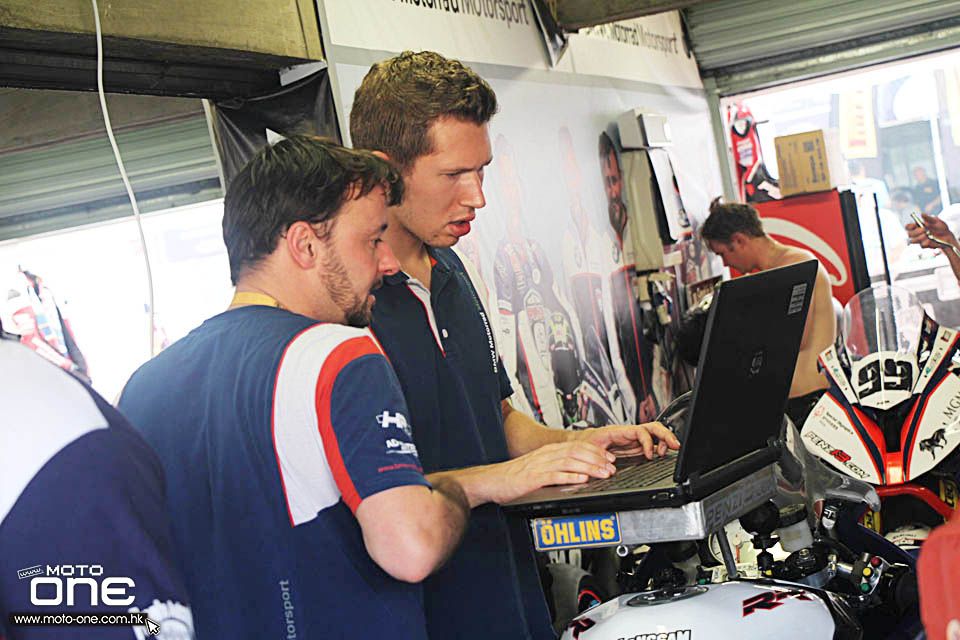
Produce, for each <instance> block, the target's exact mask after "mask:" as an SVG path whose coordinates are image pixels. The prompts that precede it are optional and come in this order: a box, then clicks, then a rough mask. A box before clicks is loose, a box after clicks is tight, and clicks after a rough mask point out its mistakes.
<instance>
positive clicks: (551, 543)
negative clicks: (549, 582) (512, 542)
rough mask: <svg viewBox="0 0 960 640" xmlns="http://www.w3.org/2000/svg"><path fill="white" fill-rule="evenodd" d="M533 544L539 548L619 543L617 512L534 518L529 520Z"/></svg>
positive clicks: (549, 548) (573, 547)
mask: <svg viewBox="0 0 960 640" xmlns="http://www.w3.org/2000/svg"><path fill="white" fill-rule="evenodd" d="M530 526H531V528H532V530H533V544H534V547H535V548H536V549H537V550H538V551H551V550H554V549H575V548H577V547H596V546H607V545H611V544H617V543H619V542H620V519H619V518H618V516H617V514H615V513H611V514H603V515H590V516H561V517H558V518H536V519H534V520H532V521H531V523H530Z"/></svg>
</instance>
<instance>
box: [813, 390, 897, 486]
mask: <svg viewBox="0 0 960 640" xmlns="http://www.w3.org/2000/svg"><path fill="white" fill-rule="evenodd" d="M865 422H866V423H867V424H864V423H865ZM867 425H871V426H873V428H874V429H876V428H877V427H876V425H875V424H873V422H872V421H871V420H870V419H869V418H868V417H866V416H865V415H863V413H862V412H860V411H858V410H857V409H856V408H855V407H853V406H852V405H851V404H850V403H849V402H848V401H847V400H846V398H844V397H843V393H842V392H840V391H839V390H838V389H837V387H836V386H832V387H831V388H830V389H829V390H828V391H827V393H825V394H823V397H821V398H820V401H819V402H817V404H816V406H814V408H813V410H812V411H811V412H810V416H809V417H808V418H807V420H806V422H804V424H803V432H802V439H803V441H804V446H806V448H807V449H808V450H809V451H811V452H812V453H813V454H814V455H816V456H817V457H818V458H821V459H822V460H825V461H826V462H827V463H828V464H829V465H830V466H832V467H834V468H836V469H838V470H839V471H841V472H843V473H844V474H846V475H849V476H852V477H854V478H859V479H860V480H863V481H865V482H869V483H871V484H884V479H885V470H886V465H885V464H884V459H883V454H882V453H881V451H880V450H879V449H878V448H877V446H876V444H875V441H874V440H873V438H872V437H871V436H870V434H869V433H868V432H867ZM880 442H883V437H882V436H881V437H880Z"/></svg>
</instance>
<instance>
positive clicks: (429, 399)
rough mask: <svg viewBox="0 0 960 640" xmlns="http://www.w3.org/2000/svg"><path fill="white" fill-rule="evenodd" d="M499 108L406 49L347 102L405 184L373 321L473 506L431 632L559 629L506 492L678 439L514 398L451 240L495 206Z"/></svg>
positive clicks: (445, 68) (432, 584) (433, 59)
mask: <svg viewBox="0 0 960 640" xmlns="http://www.w3.org/2000/svg"><path fill="white" fill-rule="evenodd" d="M496 110H497V99H496V96H495V94H494V92H493V90H492V89H491V88H490V86H489V85H488V84H487V83H486V81H484V80H483V79H482V78H480V77H479V76H478V75H477V74H476V73H474V72H472V71H471V70H470V69H468V68H466V67H465V66H463V65H462V64H461V63H459V62H457V61H454V60H448V59H446V58H444V57H443V56H441V55H439V54H436V53H432V52H421V53H412V52H405V53H402V54H400V55H399V56H396V57H394V58H392V59H390V60H387V61H385V62H381V63H378V64H375V65H374V66H373V67H372V68H371V69H370V71H369V72H368V73H367V75H366V77H365V78H364V80H363V82H362V83H361V85H360V87H359V88H358V89H357V92H356V94H355V96H354V103H353V108H352V111H351V113H350V135H351V137H352V139H353V144H354V146H355V147H357V148H364V149H371V150H373V151H374V152H375V153H378V154H381V155H383V156H385V157H388V158H389V159H390V160H391V161H392V162H394V163H395V164H396V165H397V167H398V168H399V169H400V171H401V173H402V175H403V179H404V184H405V189H406V191H405V199H404V201H403V203H402V204H401V205H399V206H394V207H391V208H390V209H389V210H388V217H389V226H388V228H387V231H386V233H385V234H384V238H385V239H386V241H387V243H389V245H390V247H391V248H392V249H393V252H394V254H395V255H396V256H397V259H398V260H399V262H400V268H401V271H400V272H399V273H397V274H394V275H391V276H387V277H386V278H384V284H383V287H382V288H380V289H379V290H377V291H376V292H375V295H376V299H377V304H376V306H375V307H374V317H373V323H372V325H371V327H372V329H373V332H374V334H375V335H376V337H377V338H378V340H379V341H380V343H381V344H382V345H383V347H384V350H385V351H386V353H387V355H388V356H389V358H390V360H391V362H392V363H393V365H394V368H395V369H396V372H397V377H398V378H399V379H400V385H401V388H402V389H403V393H404V395H405V396H406V400H407V403H408V407H409V410H410V418H411V420H410V422H411V425H412V428H413V438H414V442H415V444H416V446H417V450H418V451H419V453H420V460H421V462H422V464H423V468H424V472H425V473H438V472H442V473H440V475H441V476H443V475H449V476H452V477H453V478H455V479H456V480H457V481H458V482H459V483H460V485H461V486H462V487H463V489H464V491H465V493H466V495H467V499H468V501H469V504H470V507H471V508H472V513H471V518H470V523H469V525H468V529H467V532H466V534H465V535H464V539H463V543H462V545H461V547H460V548H459V549H458V550H457V551H456V552H455V553H454V555H453V556H452V557H451V559H450V561H449V563H448V564H447V565H446V566H445V567H444V568H443V569H441V570H440V571H439V572H437V573H436V574H435V575H434V576H432V577H431V578H429V579H427V580H426V581H424V606H425V611H426V617H427V630H428V633H429V634H430V637H431V638H435V639H443V638H484V639H486V638H491V637H497V638H511V639H523V638H537V639H541V638H553V637H554V634H553V630H552V628H551V623H550V619H549V615H548V613H547V607H546V603H545V602H544V599H543V595H542V592H541V589H540V585H539V581H538V576H537V572H536V566H535V562H534V556H533V552H532V549H531V548H530V547H529V542H528V538H527V535H526V533H525V532H524V531H523V525H522V523H520V522H514V521H513V520H511V521H509V523H508V521H507V520H506V519H505V518H504V516H503V514H502V513H501V511H500V509H499V508H498V506H497V504H498V503H503V502H506V501H509V500H511V499H513V498H515V497H518V496H521V495H523V494H525V493H528V492H529V491H532V490H534V489H537V488H539V487H541V486H545V485H550V484H570V483H578V482H584V481H586V480H587V478H590V477H599V478H603V477H608V476H609V475H610V474H612V473H613V472H614V471H615V469H614V466H613V465H612V462H613V460H614V459H615V455H614V454H615V453H624V452H630V451H632V452H640V451H642V452H644V453H645V454H646V455H647V456H648V457H653V455H654V454H655V453H658V454H661V455H662V454H664V453H665V452H666V450H667V447H670V448H678V447H679V442H678V441H677V439H676V438H675V437H674V436H673V434H672V433H671V432H670V431H668V430H667V429H666V428H665V427H663V426H662V425H660V424H657V423H650V424H646V425H630V426H624V425H618V426H608V427H604V428H598V429H591V430H585V431H566V430H554V429H549V428H547V427H545V426H543V425H540V424H538V423H536V422H534V420H533V419H531V418H530V417H528V416H526V415H524V414H522V413H520V412H519V411H516V410H514V409H513V408H512V407H511V406H510V403H509V401H508V400H507V399H508V398H509V397H510V396H511V395H512V393H513V390H512V388H511V387H510V383H509V380H508V378H507V375H506V372H505V371H504V368H503V363H502V361H501V359H500V356H499V354H498V352H497V348H496V344H495V340H494V331H493V328H492V327H491V323H490V319H489V316H488V315H487V312H486V311H485V309H484V305H483V303H482V301H481V299H480V297H479V296H478V295H477V290H476V288H475V286H474V285H473V284H472V283H471V280H470V277H469V275H468V271H469V270H470V268H469V266H465V265H464V263H463V262H462V261H461V259H460V258H459V257H458V256H457V254H456V253H454V251H453V250H452V249H451V247H452V246H453V245H454V244H456V243H457V240H459V238H461V237H462V236H464V235H466V234H467V233H469V232H470V223H471V222H472V221H473V219H474V218H475V217H476V210H477V209H480V208H481V207H483V206H484V204H485V200H484V195H483V189H482V184H483V174H484V169H485V167H486V166H487V165H488V164H490V162H491V161H492V159H493V158H492V153H491V145H490V137H489V133H488V122H489V120H490V118H491V117H492V116H493V114H494V113H495V112H496ZM474 271H475V270H474ZM653 437H656V438H657V439H658V440H659V442H657V443H655V442H654V440H653ZM467 588H469V594H470V595H469V597H468V595H467V592H466V591H465V589H467Z"/></svg>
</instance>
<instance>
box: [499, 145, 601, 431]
mask: <svg viewBox="0 0 960 640" xmlns="http://www.w3.org/2000/svg"><path fill="white" fill-rule="evenodd" d="M494 152H495V157H496V163H495V167H496V173H497V178H498V183H497V184H498V185H499V191H500V200H501V204H502V209H503V211H502V212H503V214H504V218H505V222H506V235H505V236H504V237H503V238H502V239H501V240H500V242H499V244H498V245H497V252H496V259H495V262H494V279H495V283H496V290H497V307H498V309H499V311H500V313H499V316H500V317H499V318H498V322H499V326H500V345H501V354H502V356H503V359H504V365H505V366H506V367H507V371H508V372H509V373H511V374H512V376H513V377H514V379H515V380H516V381H517V382H518V383H519V385H520V388H521V389H522V390H523V396H524V399H525V400H526V401H527V404H528V406H529V407H530V410H531V414H532V415H533V417H534V418H535V419H536V420H538V421H540V422H543V423H544V424H546V425H548V426H551V427H567V426H570V425H572V424H574V423H576V422H578V421H580V420H581V419H582V418H584V417H585V416H583V415H582V408H581V404H582V402H581V395H582V394H581V389H580V385H581V380H582V371H581V367H580V354H579V352H578V349H577V342H578V340H577V337H576V334H577V329H576V328H575V324H574V320H573V313H572V310H571V309H570V307H569V304H568V303H567V302H566V301H565V300H563V299H562V296H561V295H559V293H558V291H557V289H556V283H555V281H554V276H553V269H552V267H551V266H550V262H549V260H548V259H547V256H546V253H545V252H544V250H543V247H542V246H541V245H540V243H539V242H538V241H536V240H535V239H533V238H531V237H530V236H529V235H528V234H527V233H526V231H525V228H524V224H523V219H524V217H523V215H524V214H523V210H522V209H523V205H522V198H521V194H520V180H519V175H518V174H517V170H516V156H515V154H514V151H513V147H512V145H511V144H510V142H509V141H508V140H507V138H506V137H505V136H504V135H502V134H501V135H498V136H497V138H496V142H495V145H494Z"/></svg>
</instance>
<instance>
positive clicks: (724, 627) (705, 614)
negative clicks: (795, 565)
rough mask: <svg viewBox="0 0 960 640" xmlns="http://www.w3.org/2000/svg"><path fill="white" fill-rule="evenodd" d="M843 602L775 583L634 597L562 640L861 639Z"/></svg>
mask: <svg viewBox="0 0 960 640" xmlns="http://www.w3.org/2000/svg"><path fill="white" fill-rule="evenodd" d="M844 609H845V607H844V605H843V604H842V603H840V602H837V601H835V600H834V599H833V597H832V596H830V595H829V594H826V593H824V592H820V591H816V590H811V589H806V588H802V587H800V586H796V585H792V584H791V585H785V584H776V583H773V582H746V581H731V582H725V583H722V584H711V585H701V586H690V587H682V588H677V589H667V590H658V591H647V592H643V593H629V594H624V595H622V596H619V597H618V598H616V599H614V600H610V601H608V602H604V603H603V604H599V605H597V606H595V607H593V608H592V609H589V610H587V611H585V612H583V613H582V614H580V615H579V616H577V617H576V618H574V619H573V621H572V622H571V623H570V624H569V626H568V627H567V629H566V630H565V631H564V634H563V636H562V639H563V640H574V639H577V640H704V639H706V638H737V639H739V640H751V639H753V638H756V639H757V640H760V639H761V638H762V639H763V640H768V639H769V638H777V639H778V640H831V639H833V638H834V637H835V635H834V634H835V632H836V631H837V630H838V627H842V628H843V629H844V632H843V633H841V634H840V635H839V636H838V637H845V638H857V637H859V633H858V631H859V628H858V627H859V625H858V624H857V623H856V622H855V621H854V620H853V619H852V617H850V616H849V615H848V614H847V613H846V611H844Z"/></svg>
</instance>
